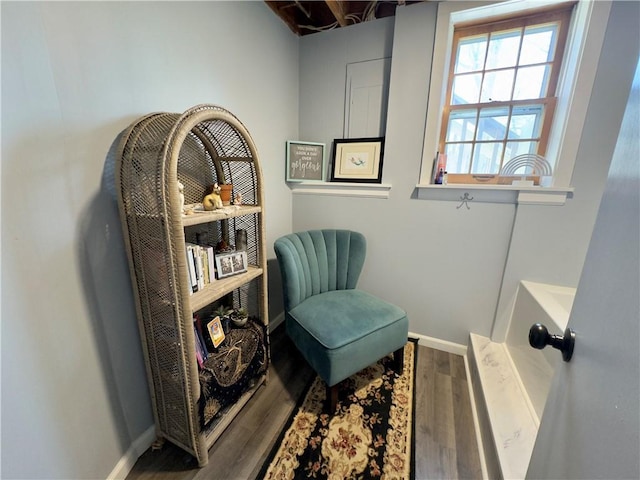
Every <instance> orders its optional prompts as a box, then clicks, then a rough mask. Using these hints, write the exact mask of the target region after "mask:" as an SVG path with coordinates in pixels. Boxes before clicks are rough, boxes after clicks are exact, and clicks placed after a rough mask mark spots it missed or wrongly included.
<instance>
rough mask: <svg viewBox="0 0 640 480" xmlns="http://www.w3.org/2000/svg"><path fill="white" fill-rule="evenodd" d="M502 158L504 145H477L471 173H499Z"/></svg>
mask: <svg viewBox="0 0 640 480" xmlns="http://www.w3.org/2000/svg"><path fill="white" fill-rule="evenodd" d="M501 158H502V143H497V142H496V143H477V144H476V148H475V149H474V151H473V165H472V167H471V173H498V172H499V171H500V159H501Z"/></svg>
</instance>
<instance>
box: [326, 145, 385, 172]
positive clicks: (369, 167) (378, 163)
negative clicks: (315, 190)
mask: <svg viewBox="0 0 640 480" xmlns="http://www.w3.org/2000/svg"><path fill="white" fill-rule="evenodd" d="M383 149H384V137H377V138H344V139H335V140H334V141H333V168H332V169H331V181H332V182H366V183H381V182H382V153H383Z"/></svg>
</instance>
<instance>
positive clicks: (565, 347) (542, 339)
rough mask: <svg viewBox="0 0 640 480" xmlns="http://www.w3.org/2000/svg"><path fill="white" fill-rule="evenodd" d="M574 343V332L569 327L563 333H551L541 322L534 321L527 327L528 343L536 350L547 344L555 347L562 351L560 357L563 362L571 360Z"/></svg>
mask: <svg viewBox="0 0 640 480" xmlns="http://www.w3.org/2000/svg"><path fill="white" fill-rule="evenodd" d="M575 343H576V334H575V332H574V331H573V330H571V329H570V328H569V327H567V329H566V330H565V331H564V335H563V336H560V335H551V334H550V333H549V330H547V327H545V326H544V325H542V324H541V323H536V324H534V325H532V326H531V328H530V329H529V345H531V346H532V347H533V348H537V349H538V350H542V349H543V348H544V347H546V346H547V345H551V346H552V347H553V348H557V349H558V350H560V351H561V352H562V359H563V360H564V361H565V362H568V361H569V360H571V356H572V355H573V347H574V345H575Z"/></svg>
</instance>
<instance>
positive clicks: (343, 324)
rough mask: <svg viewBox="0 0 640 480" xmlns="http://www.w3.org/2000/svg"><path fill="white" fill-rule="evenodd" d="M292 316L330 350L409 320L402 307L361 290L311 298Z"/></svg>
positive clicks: (294, 309) (335, 292)
mask: <svg viewBox="0 0 640 480" xmlns="http://www.w3.org/2000/svg"><path fill="white" fill-rule="evenodd" d="M289 315H290V317H291V318H292V319H294V320H295V321H296V322H297V323H298V324H299V325H300V327H302V328H303V329H304V330H306V331H307V332H308V333H309V335H311V336H312V337H313V338H314V339H315V340H317V341H318V343H320V344H321V345H322V346H323V347H325V348H326V349H328V350H333V349H337V348H340V347H343V346H345V345H348V344H350V343H352V342H354V341H356V340H359V339H361V338H362V337H365V336H367V335H369V334H371V333H373V332H375V331H377V330H380V329H383V328H385V327H388V326H390V325H392V324H393V323H395V322H399V321H401V320H403V319H405V318H406V313H405V312H404V311H403V310H402V309H401V308H399V307H397V306H395V305H393V304H391V303H388V302H386V301H384V300H382V299H380V298H377V297H375V296H373V295H371V294H369V293H367V292H363V291H361V290H355V289H353V290H334V291H329V292H325V293H321V294H319V295H314V296H312V297H309V298H307V299H306V300H304V301H303V302H302V303H300V304H298V305H297V306H296V307H295V308H293V309H292V310H291V311H290V312H289Z"/></svg>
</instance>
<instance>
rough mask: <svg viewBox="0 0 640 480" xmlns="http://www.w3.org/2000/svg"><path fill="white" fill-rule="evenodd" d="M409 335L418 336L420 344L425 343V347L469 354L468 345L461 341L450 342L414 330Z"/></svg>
mask: <svg viewBox="0 0 640 480" xmlns="http://www.w3.org/2000/svg"><path fill="white" fill-rule="evenodd" d="M409 336H410V337H412V338H417V339H418V344H419V345H424V346H425V347H430V348H435V349H436V350H442V351H444V352H449V353H453V354H455V355H462V356H466V355H467V346H466V345H462V344H460V343H453V342H448V341H447V340H440V339H439V338H433V337H427V336H425V335H420V334H419V333H412V332H409Z"/></svg>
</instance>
